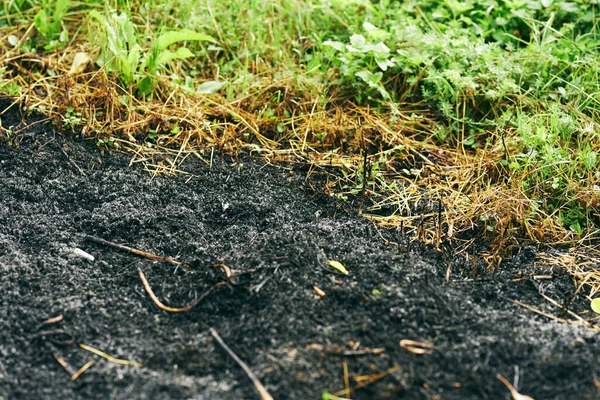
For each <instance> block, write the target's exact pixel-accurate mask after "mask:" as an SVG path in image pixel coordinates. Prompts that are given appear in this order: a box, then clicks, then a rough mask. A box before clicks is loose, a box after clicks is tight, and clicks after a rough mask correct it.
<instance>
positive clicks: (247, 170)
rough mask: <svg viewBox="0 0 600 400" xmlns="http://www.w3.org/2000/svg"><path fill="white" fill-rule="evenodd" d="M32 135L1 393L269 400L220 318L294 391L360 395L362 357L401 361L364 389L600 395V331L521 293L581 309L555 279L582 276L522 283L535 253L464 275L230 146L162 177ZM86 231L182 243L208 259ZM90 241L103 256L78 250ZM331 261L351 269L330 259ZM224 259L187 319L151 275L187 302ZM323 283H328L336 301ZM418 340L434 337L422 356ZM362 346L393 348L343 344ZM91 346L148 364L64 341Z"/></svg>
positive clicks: (19, 200)
mask: <svg viewBox="0 0 600 400" xmlns="http://www.w3.org/2000/svg"><path fill="white" fill-rule="evenodd" d="M19 124H20V117H19V115H18V114H17V113H16V112H13V111H11V112H9V113H7V114H5V115H3V116H2V126H4V127H5V128H6V127H9V126H13V128H14V130H15V131H18V130H19V128H20V125H19ZM19 135H20V138H21V143H20V145H19V146H18V147H11V146H8V144H7V143H5V142H2V143H0V293H1V295H0V398H2V399H16V398H38V399H58V398H65V399H66V398H102V399H105V398H128V399H129V398H148V399H161V398H164V399H188V398H194V399H234V398H235V399H257V398H259V397H258V395H257V394H256V392H255V391H254V390H253V387H252V384H251V383H250V381H249V379H248V378H247V376H246V375H245V374H244V372H243V371H242V370H241V369H240V368H239V367H238V365H237V364H235V362H234V361H233V360H232V359H231V358H230V357H229V356H228V355H227V354H226V353H225V352H224V351H223V350H222V348H221V347H219V346H218V344H217V343H216V342H215V341H214V340H213V338H212V337H211V335H210V333H209V329H210V328H211V327H212V328H214V329H216V330H217V331H218V332H219V334H220V335H221V337H222V338H223V339H224V341H225V342H226V343H228V344H229V346H230V347H231V348H232V349H233V351H235V352H236V353H237V354H238V355H239V356H240V358H241V359H242V360H244V361H245V362H246V363H247V364H248V365H249V367H250V368H251V369H252V370H253V371H254V372H255V373H256V375H257V376H258V378H259V379H260V380H261V381H262V382H263V384H264V385H265V386H266V387H267V389H268V390H269V392H270V393H271V394H272V395H273V396H274V398H276V399H287V398H289V399H318V398H320V397H321V394H322V393H323V392H324V391H330V392H334V391H338V390H340V389H343V388H344V373H343V362H344V361H345V362H347V365H348V373H349V381H350V386H354V385H355V384H356V381H355V379H354V378H355V377H358V376H364V375H374V374H377V373H380V372H384V371H386V370H389V369H390V368H392V367H394V366H395V365H397V366H398V367H399V370H398V371H397V372H395V373H393V374H391V375H389V376H387V377H385V378H383V379H381V380H379V381H378V382H376V383H373V384H371V385H368V386H367V387H365V388H362V389H359V390H357V391H356V392H353V393H352V398H353V399H380V398H381V399H383V398H406V399H428V398H442V399H507V398H509V397H510V395H509V392H508V390H507V389H506V387H505V386H504V385H503V384H502V383H501V382H500V381H499V380H498V379H497V378H496V374H502V375H503V376H505V377H507V378H508V380H509V381H511V382H514V381H515V375H517V380H518V389H519V391H520V392H521V393H523V394H528V395H531V396H532V397H534V398H536V399H538V400H539V399H584V398H590V399H591V398H596V396H597V393H598V391H597V389H596V387H595V386H594V380H596V379H597V378H598V375H600V363H598V359H599V356H600V351H599V349H600V346H599V343H598V336H596V335H594V332H590V331H586V330H584V329H583V328H579V327H575V326H571V325H566V324H560V323H558V322H556V321H553V320H551V319H548V318H544V317H542V316H540V315H537V314H535V313H533V312H531V311H529V310H527V309H525V308H523V307H520V306H518V305H516V304H514V303H511V302H509V301H508V299H516V300H519V301H521V302H523V303H526V304H529V305H532V306H534V307H538V308H540V309H542V310H546V311H548V312H551V313H553V314H554V315H557V316H563V317H564V315H562V314H561V312H560V311H559V310H556V309H552V308H551V306H549V304H548V303H547V302H546V301H545V300H543V299H542V297H541V296H540V294H539V293H538V292H539V291H540V290H542V291H544V293H546V294H547V295H549V296H550V297H553V298H555V299H557V300H559V301H563V300H565V299H566V298H567V297H568V296H570V295H571V294H572V293H573V290H574V288H573V286H572V283H571V281H570V279H569V278H568V277H567V276H566V275H565V274H563V273H562V272H561V271H557V270H555V271H537V272H538V273H541V274H550V275H554V278H553V279H547V280H533V279H532V278H527V277H526V276H527V275H525V279H517V278H522V277H523V276H524V275H523V274H522V272H523V271H525V272H527V273H530V272H533V271H534V266H533V264H532V262H533V259H534V257H533V256H532V254H531V253H529V252H527V251H523V252H522V254H521V255H520V256H517V257H516V258H515V261H514V262H513V263H512V264H510V265H505V266H504V267H503V269H502V271H501V272H497V273H494V274H491V273H489V274H483V275H480V276H479V277H478V278H477V279H475V280H465V278H464V277H465V276H466V275H467V272H465V273H463V272H461V271H460V269H461V263H459V262H458V261H455V262H454V265H453V271H452V274H451V276H450V282H449V283H446V282H445V274H446V269H447V264H446V262H445V261H444V262H442V256H441V255H440V254H438V253H436V252H435V251H433V250H428V249H423V248H420V247H419V246H413V248H412V251H411V254H410V256H408V255H407V254H406V249H405V248H404V247H402V248H400V249H399V248H397V247H395V246H386V245H385V243H384V242H383V240H382V239H381V237H380V235H379V234H377V231H376V228H375V227H374V226H373V225H372V224H370V223H369V222H367V221H365V220H363V219H361V218H360V217H358V216H356V212H355V210H353V209H352V207H350V206H348V205H343V204H339V203H336V202H335V201H334V200H332V199H330V198H328V197H325V196H320V195H318V194H315V193H314V192H313V191H312V190H311V189H309V188H308V186H307V185H306V184H305V181H304V175H303V174H302V173H293V172H290V171H289V170H285V169H277V168H274V167H269V166H263V165H261V164H256V163H253V162H250V161H240V160H232V159H230V158H223V159H219V160H215V162H214V163H213V165H212V167H210V166H209V165H207V163H205V162H201V161H193V162H190V163H188V164H187V165H186V166H185V168H186V170H187V171H188V172H190V173H191V174H192V175H187V176H177V177H161V178H152V177H151V176H150V175H149V174H148V173H146V172H144V171H142V170H141V168H140V167H139V166H135V165H134V166H133V167H128V161H129V157H128V156H126V155H122V154H110V155H105V156H102V155H101V154H100V153H99V151H98V150H97V149H96V148H95V146H94V145H93V143H89V142H88V143H79V142H74V141H72V140H66V141H64V142H63V141H62V140H60V139H59V136H57V135H56V134H55V133H53V132H52V131H51V129H50V128H49V127H44V126H43V125H35V126H33V127H31V128H28V129H25V130H23V131H21V132H20V133H19ZM60 146H62V148H63V149H64V151H65V153H66V155H65V154H63V152H61V151H60ZM67 155H68V157H67ZM69 159H70V160H71V161H69ZM74 164H77V165H78V166H79V167H80V168H82V169H83V170H84V171H85V176H84V175H82V174H81V173H80V172H79V171H78V170H77V169H76V168H75V166H74ZM319 214H320V215H319ZM382 234H383V235H384V236H385V235H387V234H388V233H387V232H382ZM85 235H93V236H97V237H101V238H104V239H107V240H111V241H113V242H118V243H123V244H127V245H129V246H132V247H135V248H138V249H142V250H146V251H151V252H153V253H156V254H160V255H169V256H176V257H177V258H178V259H179V260H181V261H184V262H186V263H188V264H189V265H190V269H189V270H186V269H185V268H182V267H179V268H176V267H175V266H173V265H171V264H168V263H165V262H152V261H149V260H147V259H144V258H141V257H138V256H135V255H132V254H128V253H124V252H122V251H119V250H116V249H113V248H110V247H106V246H103V245H98V244H95V243H91V242H89V241H86V240H85ZM74 247H78V248H81V249H84V250H85V251H87V252H89V253H91V254H92V255H94V256H95V257H96V261H94V262H88V261H86V260H84V259H81V258H78V257H76V256H74V255H73V253H72V251H71V249H72V248H74ZM330 259H332V260H339V261H340V262H342V263H343V264H344V265H345V266H346V267H347V268H348V270H349V271H350V275H349V276H343V275H340V274H336V273H334V272H332V270H330V269H327V268H326V261H327V260H330ZM215 263H224V264H226V265H228V266H230V267H231V268H232V269H233V272H234V273H235V274H236V275H238V278H237V280H238V284H237V285H235V286H233V285H229V286H221V287H218V288H217V289H215V290H214V291H213V292H212V293H211V294H209V295H208V296H207V297H206V298H204V300H203V301H202V302H200V303H199V304H198V305H197V306H196V307H195V308H193V309H192V310H191V311H189V312H184V313H178V314H174V313H169V312H166V311H162V310H160V309H159V308H158V307H157V306H156V305H155V304H154V303H153V302H152V301H151V300H150V298H149V296H148V294H147V293H146V291H145V290H144V288H143V286H142V283H141V281H140V278H139V277H138V270H139V269H141V270H142V271H143V272H144V273H145V274H146V276H147V278H148V281H149V283H150V285H151V286H152V288H153V289H154V292H155V293H156V295H157V296H158V298H159V299H161V300H162V301H163V302H164V303H165V304H167V305H170V306H184V305H187V304H190V303H192V302H193V301H194V299H195V298H196V297H197V296H200V295H201V294H202V293H204V292H205V291H206V290H207V289H208V288H210V287H212V286H213V285H214V284H215V283H217V282H219V281H221V280H222V272H221V271H220V270H218V269H213V268H211V267H212V265H213V264H215ZM465 268H466V267H465ZM469 269H470V265H469ZM314 285H317V286H318V287H320V288H321V289H322V290H324V291H325V292H326V293H327V296H325V297H324V298H318V297H317V296H316V295H315V292H314V291H313V286H314ZM373 289H378V290H379V291H380V294H379V295H375V294H373ZM581 301H583V300H580V299H576V300H575V301H574V304H575V305H577V304H579V305H580V306H581V305H582V304H583V303H581ZM578 302H580V303H578ZM58 315H63V317H64V319H63V320H62V321H60V322H57V323H54V324H50V325H45V326H42V325H41V323H42V322H43V321H44V320H46V319H48V318H51V317H56V316H58ZM57 330H61V331H59V333H56V331H57ZM52 331H55V333H52ZM61 332H62V333H61ZM71 338H72V343H70V339H71ZM402 339H413V340H419V341H431V342H433V343H434V344H435V349H434V350H433V352H432V354H425V355H418V354H412V353H410V352H407V351H406V350H403V349H401V348H400V346H399V341H400V340H402ZM350 341H355V342H359V343H360V347H359V348H360V349H364V348H365V347H370V348H378V347H383V348H385V351H384V352H383V353H382V354H377V355H374V354H367V355H354V356H343V355H340V354H337V353H339V351H347V350H350V346H349V344H348V343H349V342H350ZM79 343H85V344H87V345H89V346H93V347H95V348H97V349H100V350H102V351H104V352H106V353H108V354H111V355H113V356H115V357H119V358H122V359H128V360H132V361H138V362H142V363H143V367H141V368H138V367H133V366H125V365H118V364H115V363H111V362H109V361H107V360H105V359H103V358H98V357H97V358H96V361H95V363H94V364H93V365H92V367H91V368H90V369H89V370H87V371H86V372H85V373H83V374H82V375H81V376H80V377H79V378H78V379H77V380H75V381H73V382H72V381H71V380H70V376H69V373H67V372H66V371H65V369H64V368H63V367H61V365H59V363H58V362H57V361H56V360H55V358H54V357H53V353H56V354H58V355H59V356H60V357H62V358H63V359H64V360H65V361H66V362H68V363H69V365H70V366H71V368H72V369H73V370H75V371H76V370H77V369H79V368H80V367H81V366H82V365H83V364H85V363H86V362H87V361H88V360H89V359H90V358H94V357H95V356H93V355H92V354H91V353H89V352H87V351H85V350H83V349H81V348H79V347H78V344H79Z"/></svg>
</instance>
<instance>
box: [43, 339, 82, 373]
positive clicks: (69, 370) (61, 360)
mask: <svg viewBox="0 0 600 400" xmlns="http://www.w3.org/2000/svg"><path fill="white" fill-rule="evenodd" d="M45 345H46V347H48V349H50V351H51V352H52V356H53V357H54V359H55V360H56V361H57V362H58V363H59V364H60V366H61V367H63V368H64V369H65V371H67V373H68V374H69V375H71V376H73V375H74V374H75V371H73V369H72V368H71V366H70V365H69V363H68V362H66V361H65V359H64V358H62V357H61V356H60V354H59V353H58V349H57V348H56V347H55V346H54V345H53V344H52V343H50V342H46V343H45Z"/></svg>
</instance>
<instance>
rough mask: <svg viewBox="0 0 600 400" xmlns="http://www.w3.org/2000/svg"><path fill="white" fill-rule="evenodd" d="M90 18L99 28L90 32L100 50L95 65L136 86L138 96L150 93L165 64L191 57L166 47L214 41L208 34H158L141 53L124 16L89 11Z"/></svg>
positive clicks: (181, 50)
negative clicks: (97, 40) (148, 47)
mask: <svg viewBox="0 0 600 400" xmlns="http://www.w3.org/2000/svg"><path fill="white" fill-rule="evenodd" d="M89 15H90V18H92V20H94V21H96V22H97V23H98V29H97V30H92V32H94V33H96V34H97V36H98V38H99V40H100V43H101V47H102V51H101V53H100V55H99V56H98V59H97V60H96V62H97V64H98V65H99V66H101V67H103V68H105V69H106V70H107V72H110V73H114V74H116V75H117V76H118V77H119V79H120V80H121V83H123V84H124V85H125V86H126V87H128V88H132V87H134V86H136V87H137V90H138V93H139V94H140V95H147V94H150V93H152V91H153V89H154V86H155V84H156V78H157V74H158V72H159V70H160V68H162V67H163V66H164V65H165V64H166V63H168V62H169V61H172V60H182V59H186V58H190V57H194V53H192V52H191V51H190V50H189V49H188V48H186V47H183V46H182V47H179V48H178V49H177V50H176V51H170V50H168V47H170V46H171V45H173V44H175V43H181V42H186V41H208V42H214V39H213V38H212V37H211V36H209V35H204V34H201V33H196V32H194V31H191V30H188V29H181V30H178V31H169V32H165V33H163V34H161V35H159V36H158V37H156V38H155V39H154V41H153V43H152V45H151V46H150V49H149V50H148V51H143V49H142V47H141V46H140V44H139V43H138V38H137V34H136V29H135V27H134V26H133V24H132V23H131V21H130V20H129V17H128V16H127V14H125V13H121V14H117V13H114V12H111V13H109V15H104V14H101V13H99V12H97V11H95V10H92V11H91V12H90V14H89Z"/></svg>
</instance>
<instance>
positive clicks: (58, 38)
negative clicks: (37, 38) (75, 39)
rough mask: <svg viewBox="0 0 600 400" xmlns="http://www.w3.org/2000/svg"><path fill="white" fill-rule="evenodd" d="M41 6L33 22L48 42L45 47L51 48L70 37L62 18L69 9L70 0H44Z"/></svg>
mask: <svg viewBox="0 0 600 400" xmlns="http://www.w3.org/2000/svg"><path fill="white" fill-rule="evenodd" d="M41 6H42V7H41V8H40V10H39V11H38V12H37V14H36V15H35V17H34V19H33V22H34V25H35V28H36V29H37V31H38V33H39V34H40V35H41V36H42V37H43V38H44V39H45V41H46V43H47V44H46V45H45V46H44V48H45V49H46V50H50V49H53V48H56V47H58V46H60V45H61V44H63V43H65V42H66V41H67V39H68V32H67V30H66V29H63V28H62V20H63V18H64V17H65V15H66V13H67V10H68V9H69V0H42V2H41Z"/></svg>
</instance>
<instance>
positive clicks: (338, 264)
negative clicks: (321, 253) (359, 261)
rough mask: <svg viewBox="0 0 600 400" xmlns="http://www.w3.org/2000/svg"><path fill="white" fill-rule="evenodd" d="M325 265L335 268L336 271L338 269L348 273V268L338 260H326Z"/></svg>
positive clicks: (345, 273)
mask: <svg viewBox="0 0 600 400" xmlns="http://www.w3.org/2000/svg"><path fill="white" fill-rule="evenodd" d="M327 265H329V266H330V267H331V268H335V269H337V270H338V271H340V272H341V273H342V274H344V275H348V270H347V269H346V267H344V266H343V265H342V263H341V262H339V261H334V260H328V261H327Z"/></svg>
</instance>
